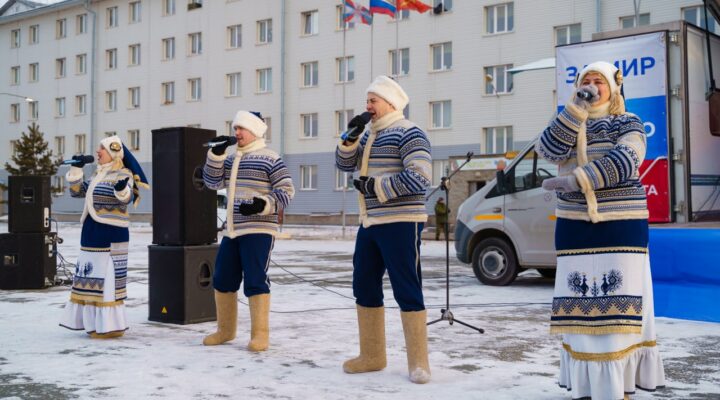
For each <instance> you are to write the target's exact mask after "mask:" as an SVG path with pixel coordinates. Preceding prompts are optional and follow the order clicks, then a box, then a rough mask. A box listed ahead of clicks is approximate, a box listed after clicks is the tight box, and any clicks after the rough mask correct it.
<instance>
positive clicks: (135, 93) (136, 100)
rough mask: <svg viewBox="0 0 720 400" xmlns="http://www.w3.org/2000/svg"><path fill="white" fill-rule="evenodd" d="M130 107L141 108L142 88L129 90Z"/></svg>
mask: <svg viewBox="0 0 720 400" xmlns="http://www.w3.org/2000/svg"><path fill="white" fill-rule="evenodd" d="M128 107H129V108H140V88H139V87H131V88H128Z"/></svg>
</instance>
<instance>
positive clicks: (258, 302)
mask: <svg viewBox="0 0 720 400" xmlns="http://www.w3.org/2000/svg"><path fill="white" fill-rule="evenodd" d="M232 127H233V129H234V130H235V137H236V138H237V150H236V151H234V152H233V153H232V154H229V155H227V154H225V150H226V149H227V147H228V146H229V145H230V143H229V139H230V137H228V136H218V137H217V138H215V139H213V142H217V143H221V145H219V146H216V147H213V148H211V149H210V151H208V154H207V161H206V162H205V168H204V170H203V179H204V180H205V186H207V187H208V188H210V189H212V190H219V189H224V188H227V194H228V207H227V228H226V230H225V232H224V233H223V236H224V237H223V239H222V242H221V243H220V250H219V252H218V255H217V259H216V262H215V273H214V275H213V287H214V288H215V305H216V307H217V321H218V327H217V332H215V333H213V334H211V335H209V336H206V337H205V339H204V340H203V344H205V345H206V346H214V345H218V344H221V343H225V342H227V341H230V340H232V339H234V338H235V334H236V331H237V291H238V290H239V289H240V283H241V282H242V281H243V278H244V279H245V283H244V293H245V296H247V297H248V299H249V303H250V322H251V339H250V342H249V343H248V349H249V350H251V351H263V350H266V349H267V348H268V345H269V336H270V328H269V318H270V278H269V277H268V275H267V272H268V266H269V264H270V252H271V251H272V248H273V245H274V243H275V235H277V233H278V214H279V213H281V212H282V211H283V209H284V208H285V207H286V206H287V205H288V203H289V202H290V200H291V199H292V198H293V196H294V195H295V188H294V187H293V183H292V180H291V178H290V173H289V172H288V170H287V167H285V163H284V162H283V160H282V158H280V156H279V155H278V154H277V153H276V152H275V151H273V150H271V149H269V148H268V147H267V146H266V145H265V139H263V136H264V135H265V131H266V130H267V125H265V122H264V121H263V119H262V116H261V115H260V114H259V113H254V112H248V111H238V113H237V115H235V119H234V120H233V123H232Z"/></svg>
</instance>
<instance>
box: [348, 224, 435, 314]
mask: <svg viewBox="0 0 720 400" xmlns="http://www.w3.org/2000/svg"><path fill="white" fill-rule="evenodd" d="M422 230H423V224H421V223H416V222H394V223H390V224H382V225H373V226H371V227H369V228H363V227H362V226H360V229H359V230H358V234H357V240H356V241H355V254H354V255H353V295H354V296H355V299H356V300H355V302H356V303H357V304H359V305H361V306H363V307H381V306H382V305H383V276H384V275H385V270H386V269H387V272H388V276H389V277H390V285H391V286H392V290H393V296H394V297H395V301H397V303H398V304H399V305H400V309H401V310H402V311H421V310H424V309H425V302H424V300H423V293H422V274H421V269H420V232H422Z"/></svg>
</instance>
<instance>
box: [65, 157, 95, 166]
mask: <svg viewBox="0 0 720 400" xmlns="http://www.w3.org/2000/svg"><path fill="white" fill-rule="evenodd" d="M94 161H95V157H93V156H75V157H73V158H72V159H70V160H65V161H63V162H62V165H74V164H81V163H82V164H90V163H92V162H94Z"/></svg>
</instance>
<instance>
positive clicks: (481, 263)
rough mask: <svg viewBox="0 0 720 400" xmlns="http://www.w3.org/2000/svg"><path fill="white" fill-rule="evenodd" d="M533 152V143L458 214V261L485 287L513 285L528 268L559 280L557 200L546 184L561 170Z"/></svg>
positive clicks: (462, 205)
mask: <svg viewBox="0 0 720 400" xmlns="http://www.w3.org/2000/svg"><path fill="white" fill-rule="evenodd" d="M534 149H535V142H534V141H533V142H532V143H530V144H529V145H528V146H526V147H525V149H523V150H522V151H520V152H519V153H518V154H517V155H516V156H515V157H514V158H513V159H512V161H511V162H510V164H509V165H508V166H507V167H506V168H505V170H503V171H498V172H497V177H496V179H495V180H493V181H491V182H490V183H488V184H487V185H485V186H484V187H483V188H482V189H480V190H479V191H477V192H475V193H474V194H473V195H472V196H470V197H469V198H468V199H467V200H465V201H464V202H463V203H462V204H461V205H460V208H459V210H458V217H457V222H456V226H455V252H456V255H457V258H458V259H459V260H460V261H462V262H464V263H470V264H472V269H473V272H475V276H476V277H477V278H478V279H479V280H480V281H481V282H482V283H484V284H486V285H493V286H500V285H509V284H510V283H512V281H513V280H515V277H516V276H517V274H518V273H519V272H520V271H521V270H523V269H527V268H537V269H538V271H539V272H540V273H541V274H542V275H543V276H546V277H554V276H555V266H556V260H555V242H554V240H555V205H556V199H555V193H554V192H549V191H547V190H544V189H543V188H542V181H543V180H544V179H547V178H551V177H554V176H557V174H558V167H557V165H554V164H551V163H549V162H548V161H545V160H544V159H542V158H541V157H539V156H538V155H537V154H536V153H535V151H534ZM510 157H511V156H508V157H507V158H510ZM498 183H500V184H498Z"/></svg>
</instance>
